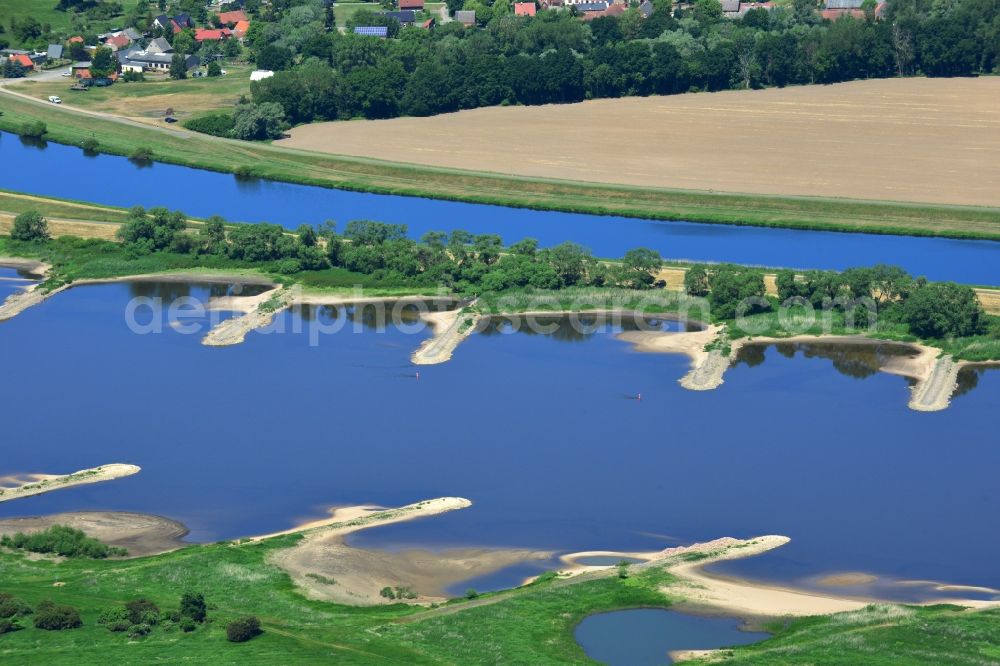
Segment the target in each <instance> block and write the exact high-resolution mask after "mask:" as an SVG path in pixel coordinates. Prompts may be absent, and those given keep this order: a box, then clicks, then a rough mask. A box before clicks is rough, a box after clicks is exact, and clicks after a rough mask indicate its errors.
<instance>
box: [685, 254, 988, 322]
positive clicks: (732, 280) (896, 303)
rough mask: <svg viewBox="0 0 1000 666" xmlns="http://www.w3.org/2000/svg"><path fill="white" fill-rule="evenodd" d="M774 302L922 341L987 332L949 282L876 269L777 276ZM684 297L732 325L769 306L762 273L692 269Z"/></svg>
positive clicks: (968, 295) (964, 290)
mask: <svg viewBox="0 0 1000 666" xmlns="http://www.w3.org/2000/svg"><path fill="white" fill-rule="evenodd" d="M775 282H776V287H777V291H778V302H780V303H782V304H785V305H792V306H794V305H806V304H808V305H809V306H812V307H815V308H822V309H828V310H839V311H842V312H851V311H853V312H854V313H855V314H856V315H857V314H860V315H861V318H860V319H859V318H858V317H855V321H868V318H869V314H873V315H874V314H877V315H878V316H879V317H886V318H887V319H888V320H889V321H893V322H901V323H904V324H906V325H907V326H908V327H909V329H910V331H911V332H912V333H913V334H914V335H918V336H920V337H923V338H949V337H964V336H972V335H979V334H982V333H985V332H987V329H988V318H987V316H986V314H985V312H984V311H983V307H982V305H981V304H980V302H979V299H978V297H977V296H976V292H975V291H974V290H973V289H972V288H971V287H966V286H963V285H958V284H955V283H954V282H929V281H927V280H926V279H925V278H922V277H921V278H913V277H912V276H910V274H909V273H907V272H906V271H905V270H903V269H902V268H900V267H899V266H891V265H887V264H879V265H876V266H873V267H870V268H868V267H865V268H850V269H847V270H845V271H842V272H836V271H818V270H813V271H806V272H804V273H802V274H796V273H795V272H794V271H791V270H781V271H778V274H777V276H776V280H775ZM684 288H685V291H686V292H687V293H688V294H689V295H692V296H702V297H707V298H708V300H709V303H710V304H711V306H712V315H713V316H714V317H716V318H719V319H731V318H733V317H734V316H736V315H738V314H753V313H754V312H759V311H766V310H768V309H771V307H772V306H773V305H774V304H773V303H772V302H771V301H769V300H768V299H766V298H764V296H765V293H766V290H765V283H764V272H763V271H762V270H760V269H754V268H747V267H743V266H733V265H729V264H721V265H718V266H712V267H707V266H701V265H699V266H693V267H692V268H691V269H689V270H688V272H687V273H686V274H685V277H684Z"/></svg>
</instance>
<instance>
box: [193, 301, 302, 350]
mask: <svg viewBox="0 0 1000 666" xmlns="http://www.w3.org/2000/svg"><path fill="white" fill-rule="evenodd" d="M226 300H227V301H228V302H229V304H230V307H239V308H241V309H239V310H237V311H239V312H243V313H244V314H243V315H242V316H240V317H233V318H232V319H227V320H226V321H224V322H222V323H221V324H219V325H218V326H216V327H215V328H213V329H212V330H210V331H209V332H208V333H206V334H205V337H204V338H202V340H201V344H203V345H207V346H209V347H226V346H229V345H238V344H240V343H241V342H243V341H244V340H246V337H247V335H249V334H250V333H251V332H252V331H255V330H257V329H260V328H264V327H266V326H270V325H271V322H273V321H274V318H275V316H276V315H277V314H278V313H279V312H282V311H284V310H286V309H287V308H288V307H290V306H291V304H292V296H291V290H289V289H280V288H279V289H272V290H270V291H265V292H264V293H263V294H259V295H257V296H244V297H240V298H238V299H237V298H234V297H230V298H228V299H226ZM236 301H238V302H239V305H238V306H237V305H236ZM265 305H266V306H267V307H263V306H265ZM226 309H229V308H226Z"/></svg>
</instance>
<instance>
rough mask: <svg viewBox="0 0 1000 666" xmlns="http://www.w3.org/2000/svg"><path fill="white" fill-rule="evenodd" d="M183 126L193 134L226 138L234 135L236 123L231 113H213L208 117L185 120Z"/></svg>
mask: <svg viewBox="0 0 1000 666" xmlns="http://www.w3.org/2000/svg"><path fill="white" fill-rule="evenodd" d="M182 124H183V125H184V127H186V128H187V129H189V130H191V131H193V132H201V133H202V134H210V135H212V136H226V137H231V136H232V135H233V125H234V122H233V115H232V114H231V113H212V114H209V115H207V116H200V117H198V118H191V119H189V120H185V121H184V122H183V123H182Z"/></svg>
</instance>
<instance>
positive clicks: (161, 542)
mask: <svg viewBox="0 0 1000 666" xmlns="http://www.w3.org/2000/svg"><path fill="white" fill-rule="evenodd" d="M53 525H66V526H68V527H72V528H74V529H78V530H82V531H83V532H85V533H86V534H87V536H90V537H93V538H95V539H97V540H98V541H101V542H102V543H105V544H108V545H109V546H118V547H120V548H125V549H126V550H128V557H143V556H145V555H157V554H159V553H166V552H170V551H172V550H177V549H178V548H181V547H183V546H186V545H189V544H186V543H184V542H183V541H182V539H183V538H184V536H185V535H187V533H188V529H187V528H186V527H185V526H184V525H183V524H182V523H179V522H177V521H175V520H170V519H169V518H163V517H161V516H153V515H149V514H144V513H131V512H126V511H78V512H77V511H74V512H69V513H56V514H52V515H48V516H31V517H25V518H3V519H0V534H14V533H15V532H25V533H31V532H38V531H41V530H44V529H47V528H49V527H51V526H53Z"/></svg>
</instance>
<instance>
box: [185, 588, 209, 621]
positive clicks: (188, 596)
mask: <svg viewBox="0 0 1000 666" xmlns="http://www.w3.org/2000/svg"><path fill="white" fill-rule="evenodd" d="M207 614H208V613H207V610H206V608H205V597H204V595H202V594H201V593H200V592H185V593H184V595H183V596H182V597H181V616H182V617H186V618H189V619H191V620H193V621H194V622H204V621H205V616H206V615H207Z"/></svg>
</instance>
